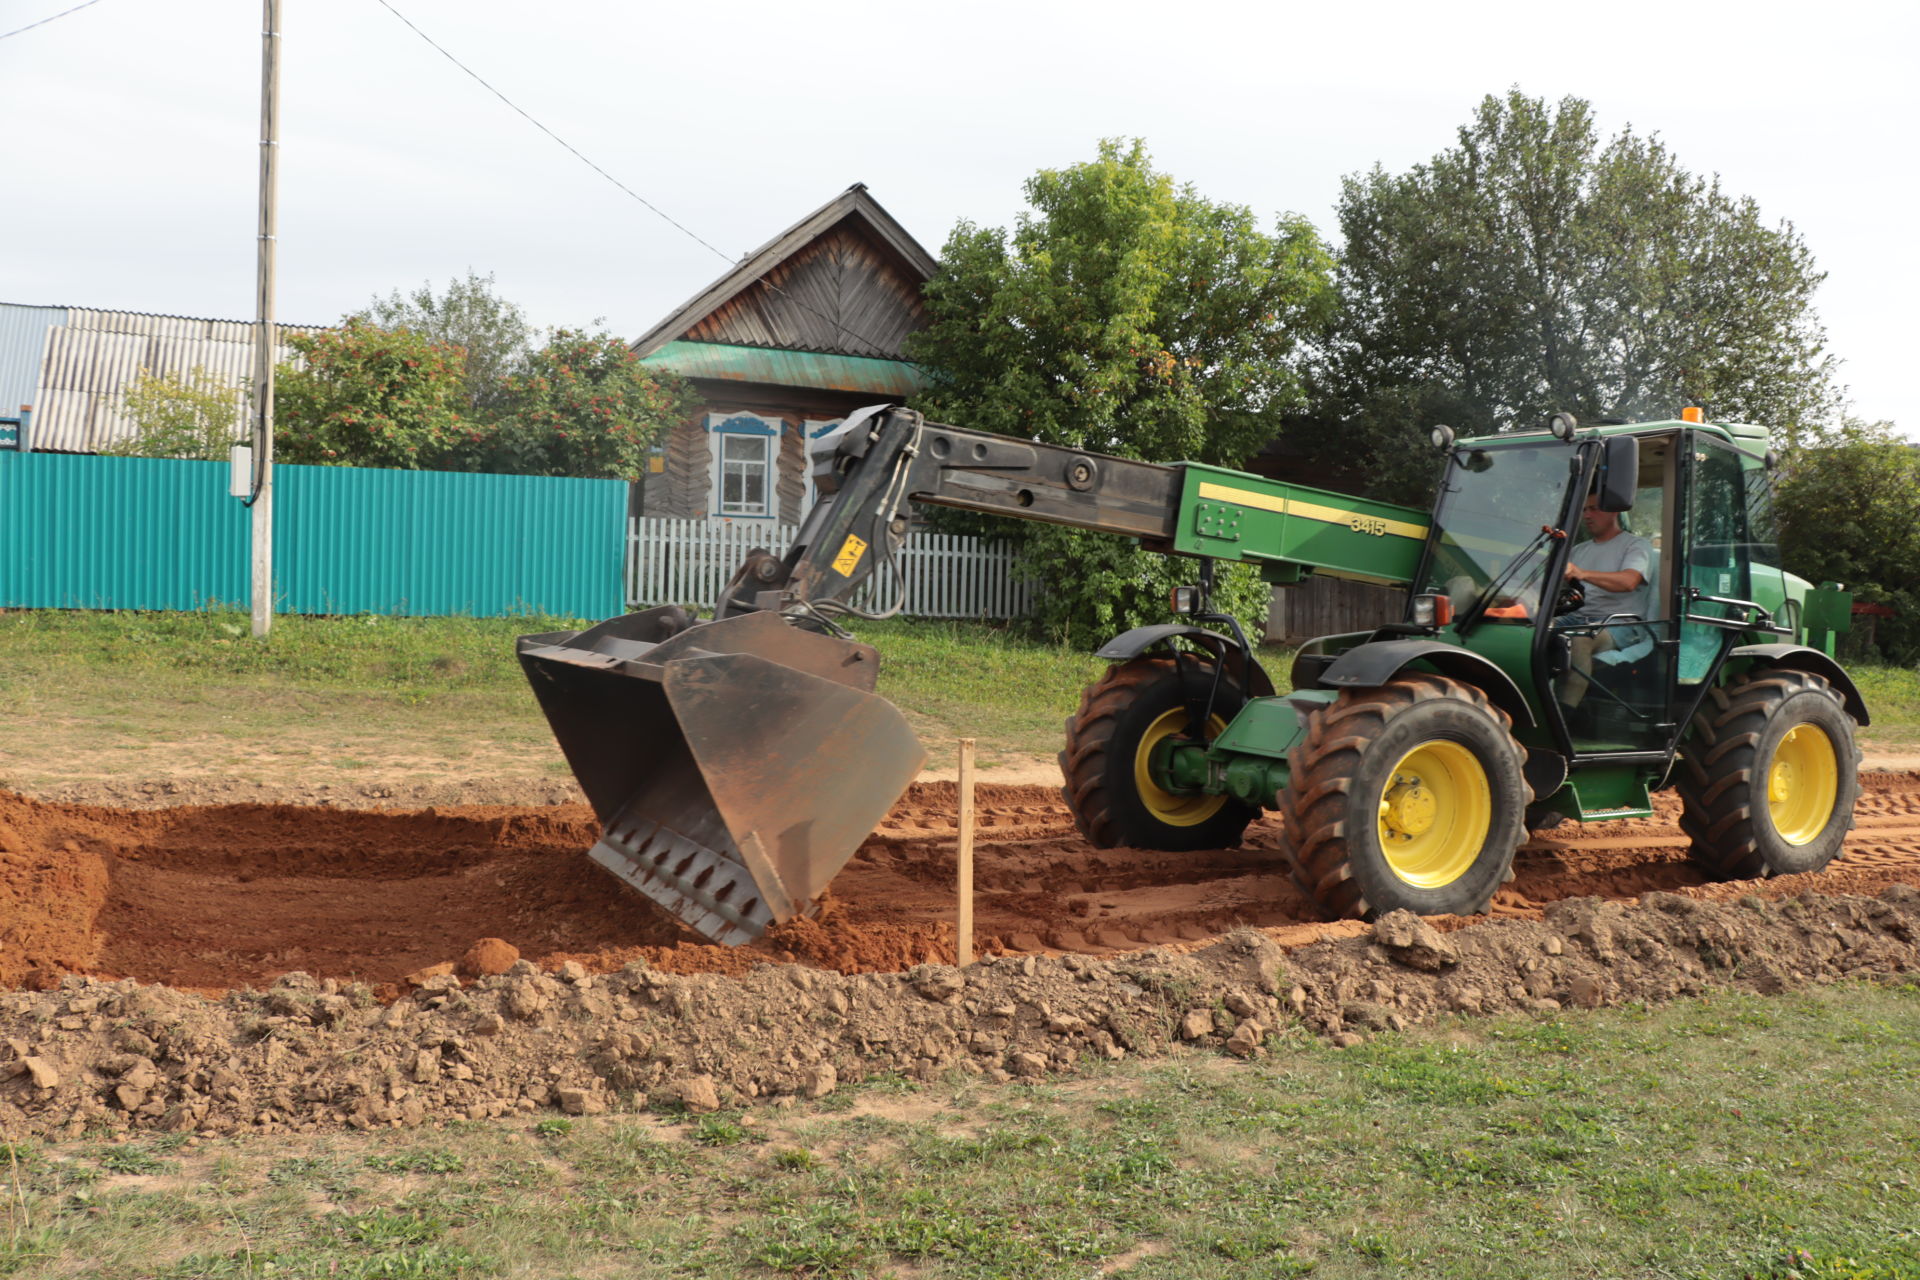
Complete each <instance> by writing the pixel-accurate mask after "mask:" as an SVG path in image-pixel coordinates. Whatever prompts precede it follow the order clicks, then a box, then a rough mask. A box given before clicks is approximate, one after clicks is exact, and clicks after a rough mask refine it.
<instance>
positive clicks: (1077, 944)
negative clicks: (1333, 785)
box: [0, 773, 1920, 999]
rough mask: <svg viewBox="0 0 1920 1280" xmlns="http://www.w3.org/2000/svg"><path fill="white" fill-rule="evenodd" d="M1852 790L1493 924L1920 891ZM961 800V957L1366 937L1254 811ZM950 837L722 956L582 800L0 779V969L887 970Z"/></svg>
mask: <svg viewBox="0 0 1920 1280" xmlns="http://www.w3.org/2000/svg"><path fill="white" fill-rule="evenodd" d="M1862 782H1863V793H1862V796H1861V800H1860V804H1859V807H1858V810H1857V812H1856V827H1855V830H1854V831H1853V832H1852V834H1851V835H1850V836H1849V837H1848V840H1847V845H1846V850H1845V852H1844V854H1843V856H1842V857H1841V859H1840V860H1838V861H1837V862H1835V863H1834V864H1833V865H1832V866H1830V867H1829V868H1828V869H1826V870H1825V871H1822V872H1820V873H1818V874H1816V875H1811V876H1791V877H1784V878H1781V879H1778V880H1772V881H1766V882H1763V883H1758V884H1753V883H1738V884H1709V883H1707V882H1706V881H1705V879H1704V878H1703V877H1702V876H1701V874H1700V873H1699V871H1698V870H1697V869H1696V868H1695V867H1694V866H1693V865H1692V864H1691V863H1690V862H1689V861H1688V860H1687V857H1686V838H1685V837H1684V836H1683V835H1682V834H1681V833H1680V830H1679V828H1678V826H1677V825H1676V822H1675V811H1676V807H1677V802H1676V801H1674V800H1673V798H1672V797H1671V796H1662V797H1660V798H1659V802H1658V803H1659V809H1658V811H1657V812H1656V814H1655V816H1654V817H1653V818H1651V819H1647V820H1641V821H1629V822H1617V823H1608V824H1602V825H1596V826H1592V827H1581V826H1578V825H1576V824H1571V823H1569V824H1565V825H1563V826H1562V827H1560V828H1558V829H1556V830H1554V831H1551V832H1547V833H1544V834H1542V835H1540V836H1537V837H1536V838H1535V839H1534V840H1533V841H1532V842H1530V843H1529V844H1527V845H1526V846H1525V847H1524V848H1523V849H1522V850H1521V851H1520V854H1519V856H1518V858H1517V860H1516V868H1515V877H1514V880H1513V882H1512V883H1511V884H1509V885H1508V886H1507V887H1506V888H1505V889H1503V890H1502V891H1501V893H1500V894H1499V896H1498V897H1497V898H1496V899H1495V901H1494V903H1493V907H1492V911H1491V915H1492V916H1494V917H1495V918H1502V917H1504V918H1525V919H1537V918H1538V917H1539V916H1540V913H1541V912H1542V910H1543V909H1544V908H1545V907H1546V906H1547V905H1548V904H1550V903H1553V902H1556V901H1560V900H1563V899H1567V898H1575V897H1585V896H1596V897H1600V898H1604V899H1609V900H1613V901H1622V902H1624V901H1630V900H1632V899H1634V898H1637V897H1639V896H1640V895H1641V894H1643V893H1647V892H1650V891H1668V892H1675V893H1681V894H1685V895H1688V896H1691V897H1698V898H1703V899H1718V900H1731V899H1734V898H1737V897H1740V896H1741V895H1744V894H1749V893H1757V894H1760V895H1762V896H1764V897H1782V896H1790V895H1793V894H1798V893H1803V892H1813V893H1821V894H1870V893H1875V892H1878V891H1879V890H1881V889H1883V888H1885V887H1886V886H1888V885H1890V884H1895V883H1902V882H1904V883H1909V884H1920V774H1912V773H1869V774H1865V775H1863V778H1862ZM977 811H978V822H979V828H978V831H979V834H978V840H977V846H976V867H975V889H976V920H977V937H978V946H979V950H980V951H981V952H982V953H983V954H988V955H1007V954H1015V955H1029V954H1077V955H1087V956H1112V955H1118V954H1124V953H1127V952H1131V951H1136V950H1140V949H1142V948H1146V947H1153V946H1166V945H1169V944H1172V945H1175V946H1179V947H1190V946H1192V945H1195V944H1198V943H1201V942H1204V941H1206V940H1208V939H1211V938H1214V937H1217V936H1219V935H1221V934H1223V933H1226V932H1228V931H1230V930H1233V929H1236V928H1243V927H1252V928H1257V929H1260V930H1262V931H1265V932H1266V933H1267V934H1268V935H1269V936H1270V937H1272V938H1273V939H1274V940H1275V941H1276V942H1278V943H1279V944H1280V945H1282V946H1297V945H1301V944H1304V943H1308V942H1312V941H1316V940H1319V939H1322V938H1331V937H1342V936H1352V935H1355V934H1357V933H1361V932H1364V930H1365V926H1363V925H1361V924H1359V923H1358V922H1353V921H1346V922H1337V923H1326V922H1323V921H1320V920H1319V919H1318V918H1317V917H1316V916H1315V915H1314V913H1313V911H1312V910H1311V908H1310V907H1309V906H1308V904H1307V903H1306V901H1305V900H1304V899H1303V898H1302V897H1301V895H1300V894H1299V892H1298V891H1297V890H1296V889H1295V888H1294V887H1293V885H1292V884H1291V882H1290V881H1289V880H1288V878H1287V876H1286V874H1285V872H1284V871H1283V870H1282V869H1281V858H1280V855H1279V853H1278V851H1277V848H1276V842H1277V840H1278V835H1279V833H1278V827H1277V824H1276V823H1274V822H1273V821H1271V820H1270V819H1269V820H1263V821H1262V822H1260V823H1257V824H1255V826H1254V827H1252V828H1251V829H1250V830H1249V832H1248V837H1247V841H1246V843H1245V844H1244V845H1242V846H1241V847H1239V848H1235V849H1219V850H1209V851H1205V852H1200V853H1159V852H1153V851H1148V850H1136V849H1096V848H1094V847H1092V846H1091V845H1089V844H1088V843H1087V842H1086V841H1085V840H1083V839H1082V838H1081V837H1080V836H1079V834H1078V833H1077V832H1076V831H1075V830H1074V827H1073V821H1072V818H1071V816H1070V815H1069V813H1068V812H1067V809H1066V807H1065V805H1064V804H1063V802H1062V801H1061V799H1060V795H1059V793H1058V791H1057V790H1055V789H1052V788H1045V787H1039V786H986V787H982V788H980V790H979V792H978V796H977ZM956 828H957V818H956V806H955V792H954V789H953V786H952V784H950V783H938V782H935V783H923V784H919V785H916V786H915V787H914V788H913V789H912V790H911V791H909V793H908V794H907V795H906V797H904V798H903V799H902V800H901V802H900V803H899V804H898V805H896V806H895V808H894V810H893V812H892V813H891V814H889V815H888V817H887V819H886V821H885V822H884V823H883V824H882V825H881V826H880V828H879V829H878V830H877V831H875V833H874V834H873V835H872V837H870V838H869V839H868V840H867V841H866V843H865V844H864V845H863V846H862V847H861V848H860V850H859V851H858V853H856V854H855V856H854V858H853V859H852V861H851V862H850V863H849V864H848V865H847V867H846V869H845V870H844V871H842V872H841V874H840V875H839V877H838V878H837V879H836V880H835V881H834V883H833V886H832V888H831V890H830V891H829V893H828V894H827V896H826V897H825V899H824V901H823V904H822V907H821V910H820V912H819V913H818V915H817V916H816V917H815V918H813V919H811V920H803V921H797V922H794V923H792V924H789V925H785V926H781V927H778V928H776V929H774V930H773V931H772V932H771V933H770V934H769V935H768V936H767V937H766V938H764V939H762V940H760V941H759V942H757V943H755V944H753V945H751V946H748V947H742V948H737V949H736V948H725V947H715V946H708V945H704V944H702V943H700V942H699V941H698V940H696V939H694V938H693V937H692V936H691V935H690V934H687V933H686V932H685V931H683V930H682V929H681V928H680V927H679V926H678V925H677V924H676V923H675V922H674V921H672V920H670V919H668V918H666V917H665V916H664V915H662V914H661V913H659V912H658V911H656V910H655V909H654V908H653V907H652V906H651V905H650V904H649V903H647V902H646V901H644V900H642V899H641V898H640V897H639V896H638V895H636V894H633V893H631V892H630V891H627V890H625V889H623V888H621V887H620V886H618V885H617V884H616V883H615V882H614V881H613V880H612V879H611V877H609V876H608V875H606V873H604V872H602V871H600V870H599V869H598V868H597V867H595V866H594V865H593V864H591V863H589V862H588V861H587V860H586V859H585V857H583V856H582V852H581V851H582V850H584V849H585V848H586V847H587V846H588V845H590V844H591V843H592V842H593V840H594V838H595V835H596V830H595V826H594V822H593V817H592V814H591V812H590V811H589V810H588V809H587V808H586V807H585V806H583V805H557V806H517V807H509V806H472V805H469V806H458V807H448V808H438V809H427V810H418V811H386V810H356V809H345V808H334V807H328V806H296V805H273V804H227V805H213V806H185V807H178V808H171V809H144V810H124V809H111V808H101V807H89V806H82V805H71V804H44V803H39V802H36V801H33V800H29V799H27V798H25V797H21V796H15V795H10V794H5V793H0V986H11V987H18V986H22V985H48V984H50V983H52V982H55V981H57V980H58V977H59V975H61V974H63V973H84V974H89V975H94V976H98V977H105V978H133V979H136V980H138V981H140V982H143V983H159V984H165V985H168V986H174V987H180V988H186V989H189V990H194V991H199V992H205V993H218V992H221V991H225V990H228V989H233V988H239V987H248V986H253V987H263V986H266V985H267V984H269V983H271V982H272V981H273V980H274V979H275V978H276V977H278V976H279V975H280V974H283V973H287V972H292V971H299V972H304V973H307V974H310V975H312V976H313V977H315V978H316V979H322V980H324V979H329V978H331V979H335V980H338V981H341V982H355V981H357V982H363V983H366V984H369V985H370V986H372V987H373V988H374V989H376V990H377V991H378V992H379V994H380V995H382V996H383V997H385V998H388V999H391V998H392V997H394V996H395V995H397V994H399V992H400V990H401V989H402V986H403V984H404V982H405V979H406V978H407V977H408V976H409V975H413V974H418V973H420V972H421V971H423V970H427V969H430V968H431V967H433V966H435V965H439V964H444V963H448V962H452V961H456V960H458V959H459V958H460V957H461V956H462V955H463V953H465V952H466V950H467V949H468V948H469V947H470V946H471V945H472V944H473V943H475V942H476V941H477V940H479V939H482V938H489V937H493V938H501V939H504V940H505V941H507V942H508V943H509V944H511V945H512V946H513V947H515V948H517V949H518V951H519V953H520V955H521V956H523V957H525V958H526V959H528V960H530V961H533V962H534V963H535V964H537V965H539V966H540V967H542V968H544V969H552V968H554V967H556V966H558V965H560V964H562V963H565V962H567V961H574V962H577V963H579V964H580V965H581V966H582V967H583V968H584V969H585V970H586V971H587V972H590V973H608V972H612V971H615V970H618V969H620V968H621V967H622V966H624V965H626V964H628V963H629V962H632V961H636V960H637V961H643V962H644V963H646V964H647V965H648V966H650V967H652V968H654V969H658V970H663V971H668V972H678V973H697V972H716V973H726V974H734V975H738V974H741V973H744V972H746V971H747V970H749V969H751V968H753V967H754V966H756V965H763V964H779V963H798V964H802V965H806V966H809V967H813V968H819V969H829V970H834V971H837V972H840V973H848V974H851V973H863V972H897V971H899V970H903V969H906V968H908V967H910V966H912V965H915V964H919V963H923V962H935V963H951V962H952V961H953V959H954V950H955V949H954V931H953V926H952V918H953V908H954V900H953V883H954V871H955V868H954V848H955V833H956ZM1435 923H1436V925H1437V926H1438V927H1439V928H1441V929H1443V930H1444V929H1451V928H1456V927H1459V926H1461V925H1463V924H1466V923H1468V921H1467V920H1464V919H1449V918H1443V919H1440V920H1437V921H1436V922H1435Z"/></svg>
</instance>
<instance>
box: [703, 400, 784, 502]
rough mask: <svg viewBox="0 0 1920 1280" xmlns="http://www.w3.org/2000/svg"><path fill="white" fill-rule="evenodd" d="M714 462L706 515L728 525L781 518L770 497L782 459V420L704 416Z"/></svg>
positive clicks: (737, 415)
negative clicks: (733, 521)
mask: <svg viewBox="0 0 1920 1280" xmlns="http://www.w3.org/2000/svg"><path fill="white" fill-rule="evenodd" d="M707 433H708V434H707V442H708V447H709V449H710V450H711V455H712V459H713V495H712V501H711V503H710V505H709V506H708V508H707V509H708V511H709V512H710V513H711V514H713V515H716V516H724V517H727V518H730V519H746V520H768V519H773V518H774V517H776V516H777V515H778V514H779V510H778V507H779V499H778V498H777V497H776V496H775V494H774V476H775V467H776V466H777V465H778V461H779V457H780V420H779V419H778V418H763V417H761V416H760V415H759V414H756V413H733V414H720V413H710V414H708V415H707Z"/></svg>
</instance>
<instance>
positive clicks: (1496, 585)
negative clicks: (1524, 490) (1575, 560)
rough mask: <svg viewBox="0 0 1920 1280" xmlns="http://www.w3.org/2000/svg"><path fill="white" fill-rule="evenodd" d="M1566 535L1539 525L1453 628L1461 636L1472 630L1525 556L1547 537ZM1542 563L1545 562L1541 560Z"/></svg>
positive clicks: (1555, 537)
mask: <svg viewBox="0 0 1920 1280" xmlns="http://www.w3.org/2000/svg"><path fill="white" fill-rule="evenodd" d="M1566 536H1567V535H1566V534H1565V533H1563V532H1561V531H1560V530H1558V529H1556V528H1554V527H1553V526H1552V525H1550V524H1543V525H1541V526H1540V532H1538V533H1536V534H1534V535H1533V537H1532V539H1531V540H1529V541H1528V543H1527V545H1526V546H1524V547H1522V548H1520V550H1518V551H1516V552H1514V554H1513V558H1512V559H1510V560H1508V561H1507V563H1506V564H1505V565H1503V566H1502V567H1501V569H1500V572H1499V573H1497V574H1495V575H1494V578H1493V580H1492V581H1491V582H1489V583H1487V585H1486V586H1485V587H1483V588H1482V589H1481V591H1480V594H1479V595H1478V596H1477V597H1475V599H1474V602H1473V603H1472V604H1470V605H1468V606H1467V609H1466V612H1464V613H1462V614H1461V615H1460V621H1458V622H1457V623H1455V624H1454V629H1455V630H1456V631H1458V632H1459V633H1460V634H1461V635H1463V636H1464V635H1466V634H1467V633H1468V632H1470V631H1472V630H1473V629H1474V628H1475V627H1476V626H1478V625H1479V624H1480V619H1481V618H1482V617H1484V616H1485V615H1486V612H1487V610H1488V609H1490V608H1492V607H1493V602H1494V601H1495V600H1497V599H1499V598H1500V589H1501V588H1502V587H1504V586H1506V584H1507V579H1508V578H1510V577H1512V576H1513V574H1514V571H1515V570H1517V569H1518V568H1519V567H1520V566H1521V565H1522V564H1525V563H1526V560H1527V557H1528V556H1531V555H1532V554H1533V553H1534V552H1536V551H1538V550H1539V549H1540V548H1541V547H1542V546H1544V545H1546V542H1547V540H1548V539H1553V540H1556V541H1558V540H1560V539H1564V538H1565V537H1566ZM1542 563H1545V562H1544V561H1543V562H1542ZM1528 582H1529V583H1531V582H1532V579H1531V578H1529V579H1528Z"/></svg>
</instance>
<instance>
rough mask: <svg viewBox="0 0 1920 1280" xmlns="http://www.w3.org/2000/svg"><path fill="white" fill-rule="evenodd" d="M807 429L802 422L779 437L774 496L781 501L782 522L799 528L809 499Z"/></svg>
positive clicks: (793, 424) (795, 423) (795, 424)
mask: <svg viewBox="0 0 1920 1280" xmlns="http://www.w3.org/2000/svg"><path fill="white" fill-rule="evenodd" d="M806 459H807V440H806V428H805V426H803V425H802V424H801V423H799V422H794V423H792V424H790V425H788V427H787V429H786V430H785V431H782V432H781V433H780V457H779V459H778V461H776V462H775V463H774V485H773V491H774V494H775V495H776V496H777V497H778V498H779V499H780V519H782V520H783V521H785V522H786V523H788V524H799V523H800V519H801V515H802V513H801V510H800V503H801V501H802V500H803V499H805V497H806V496H807V484H806V466H807V461H806Z"/></svg>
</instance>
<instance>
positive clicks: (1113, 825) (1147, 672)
mask: <svg viewBox="0 0 1920 1280" xmlns="http://www.w3.org/2000/svg"><path fill="white" fill-rule="evenodd" d="M1212 685H1213V668H1212V667H1210V666H1203V665H1200V664H1199V663H1197V662H1196V663H1187V664H1186V665H1185V669H1184V671H1183V670H1181V669H1178V668H1176V667H1175V665H1174V663H1173V661H1172V660H1171V659H1168V658H1135V659H1133V660H1132V661H1131V662H1123V663H1120V664H1118V665H1117V666H1114V667H1112V668H1110V669H1109V670H1108V671H1107V674H1106V676H1105V677H1104V678H1103V679H1101V680H1100V681H1098V682H1097V683H1095V684H1091V685H1088V686H1087V688H1086V690H1085V692H1083V693H1082V694H1081V695H1080V709H1079V710H1078V711H1076V712H1074V714H1073V716H1072V717H1071V718H1070V719H1069V720H1068V721H1067V746H1066V750H1064V751H1062V752H1061V753H1060V774H1061V777H1062V778H1063V779H1064V780H1065V787H1064V791H1065V794H1066V798H1067V807H1068V808H1070V809H1072V810H1073V820H1074V822H1075V824H1076V825H1078V826H1079V828H1080V832H1081V834H1082V835H1084V836H1086V838H1087V839H1088V840H1090V841H1091V842H1092V843H1093V844H1094V845H1095V846H1097V847H1099V848H1102V849H1110V848H1113V847H1114V846H1116V845H1131V846H1133V847H1134V848H1139V849H1168V850H1187V849H1217V848H1221V847H1223V846H1226V845H1233V844H1238V843H1239V842H1240V836H1241V834H1242V833H1243V832H1245V831H1246V829H1247V824H1248V823H1249V822H1251V821H1252V820H1253V818H1254V814H1255V810H1253V809H1251V808H1249V807H1248V806H1246V805H1244V804H1242V803H1240V802H1239V801H1238V800H1235V799H1234V798H1233V797H1232V796H1228V795H1206V794H1202V793H1196V792H1178V791H1169V790H1166V789H1165V788H1163V787H1161V786H1160V785H1159V784H1158V783H1157V782H1155V781H1154V779H1153V774H1152V770H1151V769H1150V768H1149V762H1150V759H1151V757H1152V754H1153V749H1154V747H1155V746H1157V745H1159V744H1160V743H1161V742H1163V741H1165V740H1166V739H1168V738H1186V737H1199V736H1201V735H1196V734H1194V733H1193V732H1192V726H1191V724H1190V720H1191V717H1190V715H1189V713H1188V710H1187V706H1188V702H1189V700H1204V699H1205V698H1206V696H1207V692H1208V690H1209V689H1210V688H1211V687H1212ZM1245 701H1246V696H1245V695H1244V694H1243V693H1242V692H1241V690H1240V688H1239V686H1237V685H1235V684H1234V683H1233V681H1232V680H1230V679H1226V678H1224V677H1223V678H1222V679H1221V681H1220V687H1219V692H1218V693H1217V694H1216V695H1215V697H1214V700H1213V712H1212V715H1211V716H1210V717H1209V721H1208V724H1207V726H1206V730H1205V733H1204V738H1205V740H1207V741H1211V740H1212V739H1214V738H1216V737H1218V736H1219V734H1220V732H1221V730H1223V729H1225V728H1226V727H1227V724H1228V722H1229V721H1231V720H1232V719H1233V717H1234V715H1235V714H1236V713H1237V712H1238V711H1239V710H1240V707H1241V705H1242V704H1243V703H1244V702H1245Z"/></svg>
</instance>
